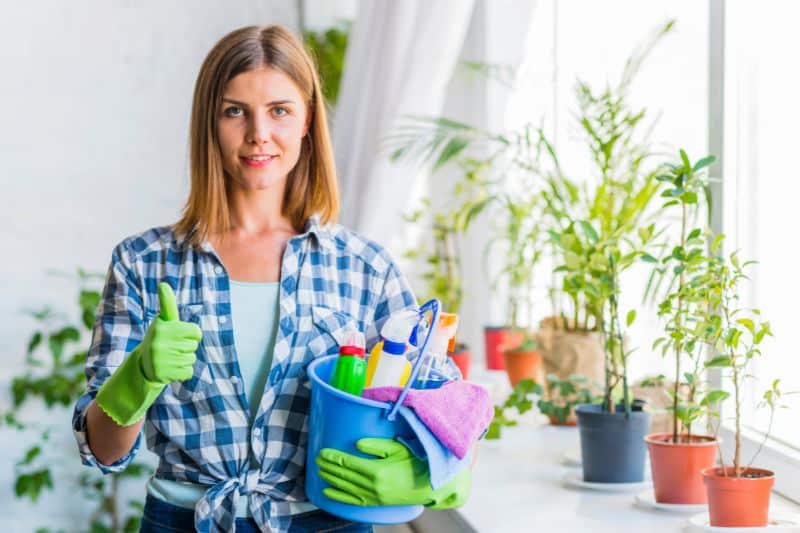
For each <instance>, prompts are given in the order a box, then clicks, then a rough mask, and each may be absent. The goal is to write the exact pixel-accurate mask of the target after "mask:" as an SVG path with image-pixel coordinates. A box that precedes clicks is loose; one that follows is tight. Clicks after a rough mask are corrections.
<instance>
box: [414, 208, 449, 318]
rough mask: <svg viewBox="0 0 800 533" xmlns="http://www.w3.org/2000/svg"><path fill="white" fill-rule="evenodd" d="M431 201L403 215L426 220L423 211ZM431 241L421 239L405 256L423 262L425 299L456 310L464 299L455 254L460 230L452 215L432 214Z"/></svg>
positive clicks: (422, 221)
mask: <svg viewBox="0 0 800 533" xmlns="http://www.w3.org/2000/svg"><path fill="white" fill-rule="evenodd" d="M430 211H431V209H430V202H429V201H428V200H423V202H422V207H420V209H418V210H416V211H414V212H413V213H412V214H411V215H408V216H406V217H405V218H406V221H407V222H409V223H411V224H423V223H424V222H427V221H428V219H427V218H426V216H425V215H426V213H428V212H430ZM430 234H431V237H432V238H431V241H432V242H430V241H428V240H426V239H424V240H422V241H420V244H419V246H418V247H417V248H415V249H410V250H407V251H406V253H405V257H406V258H407V259H412V260H420V261H421V262H422V264H423V265H424V270H423V272H422V279H423V280H425V283H426V289H425V290H424V292H423V291H420V292H421V293H423V294H425V298H424V300H430V299H433V298H436V299H437V300H439V301H440V302H441V304H442V308H443V310H445V311H447V312H448V313H458V312H459V309H460V308H461V301H462V298H463V291H462V271H461V256H460V254H459V253H458V236H459V231H458V229H457V227H456V226H455V225H454V224H453V217H451V216H447V215H445V214H443V213H433V221H432V227H430Z"/></svg>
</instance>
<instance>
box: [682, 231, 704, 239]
mask: <svg viewBox="0 0 800 533" xmlns="http://www.w3.org/2000/svg"><path fill="white" fill-rule="evenodd" d="M701 233H703V230H701V229H700V228H695V229H693V230H692V231H690V232H689V236H688V237H686V240H688V241H690V240H692V239H696V238H697V237H699V236H700V234H701Z"/></svg>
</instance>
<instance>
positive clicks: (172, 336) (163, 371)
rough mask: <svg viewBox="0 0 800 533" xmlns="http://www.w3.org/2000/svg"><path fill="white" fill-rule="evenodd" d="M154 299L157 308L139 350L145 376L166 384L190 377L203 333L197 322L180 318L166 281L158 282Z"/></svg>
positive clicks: (172, 294)
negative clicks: (156, 312)
mask: <svg viewBox="0 0 800 533" xmlns="http://www.w3.org/2000/svg"><path fill="white" fill-rule="evenodd" d="M158 301H159V304H160V306H161V312H160V313H159V316H158V317H157V318H156V319H155V320H154V321H153V323H152V324H150V328H149V329H148V330H147V333H146V334H145V337H144V339H143V340H142V343H141V344H140V345H139V352H140V354H141V365H142V373H143V374H144V377H145V379H147V380H148V381H150V382H153V383H160V384H164V385H166V384H168V383H171V382H173V381H184V380H187V379H189V378H191V377H192V373H193V365H194V362H195V359H196V356H195V352H196V351H197V346H198V344H199V343H200V339H201V338H202V336H203V333H202V330H201V329H200V327H199V326H197V324H193V323H192V322H182V321H181V320H180V317H179V315H178V306H177V305H176V303H175V293H173V292H172V288H171V287H170V286H169V285H168V284H167V283H164V282H161V283H159V284H158Z"/></svg>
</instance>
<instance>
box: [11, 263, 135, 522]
mask: <svg viewBox="0 0 800 533" xmlns="http://www.w3.org/2000/svg"><path fill="white" fill-rule="evenodd" d="M98 279H102V276H100V275H97V274H92V273H89V272H86V271H84V270H83V269H79V270H78V273H77V276H76V281H77V284H78V285H79V289H78V296H77V313H76V314H77V315H78V316H79V317H80V320H79V322H78V323H77V324H73V323H69V321H67V319H65V318H64V316H63V315H61V314H59V313H56V312H55V311H53V309H52V308H51V307H49V306H46V307H43V308H41V309H38V310H33V311H27V312H26V314H28V315H29V316H30V317H31V318H33V320H34V321H35V322H36V323H37V324H38V327H37V329H36V330H35V331H34V332H33V333H32V334H31V336H30V338H29V340H28V342H27V343H26V350H25V364H24V367H23V369H22V373H21V374H20V375H18V376H16V377H14V378H13V379H12V381H11V395H12V408H11V409H10V410H9V411H7V412H4V413H2V416H1V417H0V421H2V423H4V424H5V425H7V426H8V427H10V428H13V429H16V430H18V431H20V432H29V433H34V434H37V435H38V439H37V441H36V442H35V443H34V444H33V445H32V446H30V447H29V448H28V450H27V451H26V452H25V455H24V456H23V457H22V458H20V459H19V460H18V461H17V462H16V464H15V465H14V470H15V474H16V479H15V482H14V494H15V495H16V496H17V497H18V498H25V499H28V500H30V501H31V502H33V503H36V502H37V501H38V500H39V497H40V496H41V494H42V492H43V491H45V490H52V489H53V488H54V485H55V480H54V478H53V473H52V471H51V469H50V467H49V466H47V465H48V462H47V460H46V459H47V451H48V450H49V449H50V448H51V447H52V444H51V442H50V433H51V428H48V427H43V426H42V424H41V423H40V422H36V421H34V422H28V421H23V420H21V419H20V414H21V410H22V408H23V407H25V406H27V405H28V404H29V403H31V402H34V401H41V402H42V403H43V404H44V406H45V407H47V409H60V410H64V409H65V408H70V407H71V406H72V405H74V404H75V402H76V401H77V399H78V397H79V396H80V395H81V394H82V393H83V390H84V387H85V383H86V381H85V377H84V365H85V363H86V354H87V350H86V349H85V346H86V345H87V344H88V339H87V338H86V337H85V336H84V333H86V334H87V335H88V334H90V333H91V330H92V328H93V327H94V323H95V312H96V309H97V306H98V304H99V303H100V298H101V296H100V292H99V291H98V290H97V288H96V287H95V284H96V281H97V280H98ZM65 321H66V323H65ZM59 428H60V429H61V428H66V426H65V425H64V424H60V425H59ZM145 474H147V472H146V468H144V467H143V466H142V465H139V464H136V463H134V464H131V465H129V466H128V468H127V469H126V470H125V471H124V472H122V473H120V474H112V475H110V476H103V475H102V474H99V473H98V472H92V473H88V472H84V473H83V474H82V475H81V476H80V478H79V481H78V483H79V487H80V489H81V491H82V492H83V494H84V495H85V496H86V497H87V499H90V500H94V501H96V502H97V508H96V510H95V511H94V513H92V515H91V517H89V520H88V524H89V529H90V531H109V532H112V533H118V532H120V531H138V528H139V520H140V518H139V517H140V516H141V503H140V502H130V503H129V505H128V507H129V510H130V511H132V512H133V513H134V514H133V515H130V516H128V517H127V518H124V523H122V522H121V521H122V520H123V517H121V516H120V514H121V511H122V509H121V508H120V506H119V505H118V504H117V486H118V480H119V479H120V478H122V477H130V476H137V477H138V476H142V475H145ZM137 505H138V508H137ZM137 509H138V510H137ZM41 530H42V531H47V529H46V528H42V529H41Z"/></svg>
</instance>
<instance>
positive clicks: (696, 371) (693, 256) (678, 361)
mask: <svg viewBox="0 0 800 533" xmlns="http://www.w3.org/2000/svg"><path fill="white" fill-rule="evenodd" d="M713 162H714V157H713V156H707V157H704V158H702V159H700V160H699V161H697V162H696V163H694V164H692V163H691V161H690V160H689V156H688V155H687V154H686V152H685V151H684V150H680V152H679V158H678V162H676V163H670V164H667V165H665V168H664V171H663V173H662V174H660V175H658V176H656V180H658V181H659V182H660V183H661V184H662V192H661V197H662V198H664V199H665V201H664V205H663V209H664V212H665V213H667V214H669V213H671V212H672V211H677V212H678V215H679V219H680V235H679V238H678V241H677V243H674V245H668V246H665V249H666V250H668V253H667V254H666V255H665V256H664V257H663V258H662V259H661V261H660V264H659V265H658V266H657V267H656V273H657V274H656V276H657V277H668V278H671V281H670V284H669V285H670V287H672V290H671V291H670V292H669V293H668V294H667V295H666V297H665V298H664V300H662V301H661V302H660V304H659V306H658V315H659V317H660V318H661V319H662V320H664V322H665V326H664V332H665V336H664V337H660V338H658V339H656V341H655V342H654V344H653V349H656V348H660V349H661V354H662V355H667V354H670V355H671V356H672V357H673V358H674V365H675V376H674V382H675V386H674V389H673V390H672V391H670V398H671V400H672V404H671V407H670V411H671V412H672V414H673V424H672V428H673V429H672V439H673V442H678V441H679V436H680V434H682V433H685V434H687V435H688V436H689V438H691V432H692V424H693V423H694V422H695V421H696V420H699V419H701V418H702V417H703V416H705V415H708V414H709V410H710V409H712V408H713V407H714V406H715V405H716V404H717V403H718V402H719V401H721V400H722V399H724V394H720V393H722V391H710V392H708V393H707V394H704V391H703V387H704V386H705V385H706V381H705V380H704V379H703V374H704V372H703V370H704V368H703V367H704V365H703V355H704V352H703V347H704V346H705V344H704V343H703V342H702V339H699V338H698V337H697V335H696V324H697V313H698V312H700V311H702V310H703V309H704V308H705V307H706V306H707V305H708V303H707V301H706V300H705V294H704V292H703V289H702V287H701V285H700V283H699V282H700V280H701V279H702V277H700V276H699V274H700V273H701V272H702V271H703V269H704V267H705V264H706V260H707V249H706V248H707V234H708V232H706V231H705V230H704V229H703V228H694V229H692V230H691V231H690V230H689V224H690V223H692V222H693V221H694V220H696V219H697V218H698V215H699V213H700V211H699V208H700V206H701V203H700V199H701V198H703V197H705V198H708V194H707V191H708V179H707V176H706V173H705V169H706V168H707V167H708V165H710V164H711V163H713ZM706 205H708V204H707V202H706ZM683 359H687V360H688V362H690V363H691V365H692V368H691V370H690V371H689V372H682V369H681V365H682V360H683ZM710 363H711V364H707V365H706V366H716V363H714V362H713V361H712V362H710ZM679 423H680V427H679Z"/></svg>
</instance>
